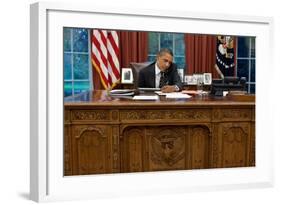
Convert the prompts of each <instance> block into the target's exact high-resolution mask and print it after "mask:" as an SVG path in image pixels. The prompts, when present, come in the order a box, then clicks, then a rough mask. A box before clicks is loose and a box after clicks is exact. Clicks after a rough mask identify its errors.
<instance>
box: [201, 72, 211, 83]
mask: <svg viewBox="0 0 281 205" xmlns="http://www.w3.org/2000/svg"><path fill="white" fill-rule="evenodd" d="M203 79H204V80H203V81H204V85H211V84H212V73H203Z"/></svg>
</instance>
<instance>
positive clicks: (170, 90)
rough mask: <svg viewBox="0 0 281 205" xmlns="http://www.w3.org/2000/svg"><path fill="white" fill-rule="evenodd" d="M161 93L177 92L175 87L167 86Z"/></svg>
mask: <svg viewBox="0 0 281 205" xmlns="http://www.w3.org/2000/svg"><path fill="white" fill-rule="evenodd" d="M161 91H162V92H163V93H171V92H176V91H177V90H176V87H175V86H174V85H165V86H163V87H162V88H161Z"/></svg>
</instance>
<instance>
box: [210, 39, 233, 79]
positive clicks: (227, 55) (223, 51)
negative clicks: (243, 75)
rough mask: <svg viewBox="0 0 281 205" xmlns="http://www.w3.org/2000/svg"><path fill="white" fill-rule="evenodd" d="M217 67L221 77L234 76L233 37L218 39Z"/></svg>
mask: <svg viewBox="0 0 281 205" xmlns="http://www.w3.org/2000/svg"><path fill="white" fill-rule="evenodd" d="M215 67H216V69H217V71H218V73H219V74H220V75H221V74H223V76H234V67H235V63H234V48H233V37H231V36H218V37H217V50H216V65H215ZM220 72H221V73H220ZM221 76H222V75H221Z"/></svg>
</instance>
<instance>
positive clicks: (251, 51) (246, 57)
mask: <svg viewBox="0 0 281 205" xmlns="http://www.w3.org/2000/svg"><path fill="white" fill-rule="evenodd" d="M255 47H256V38H255V37H238V39H237V58H236V65H237V76H238V77H246V79H247V84H246V85H247V87H246V89H247V92H248V93H255V88H256V83H255V81H256V77H255V76H256V52H255Z"/></svg>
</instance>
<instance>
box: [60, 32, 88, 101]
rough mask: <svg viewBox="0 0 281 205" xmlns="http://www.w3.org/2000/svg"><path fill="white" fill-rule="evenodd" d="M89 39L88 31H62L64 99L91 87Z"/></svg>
mask: <svg viewBox="0 0 281 205" xmlns="http://www.w3.org/2000/svg"><path fill="white" fill-rule="evenodd" d="M89 38H90V36H89V31H88V29H83V28H79V29H78V28H64V29H63V41H64V42H63V64H64V97H66V96H70V95H74V94H77V93H80V92H83V91H87V90H90V89H91V87H92V80H91V78H92V77H91V76H92V71H91V62H90V59H91V58H90V53H89V51H90V49H89V48H90V39H89Z"/></svg>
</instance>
